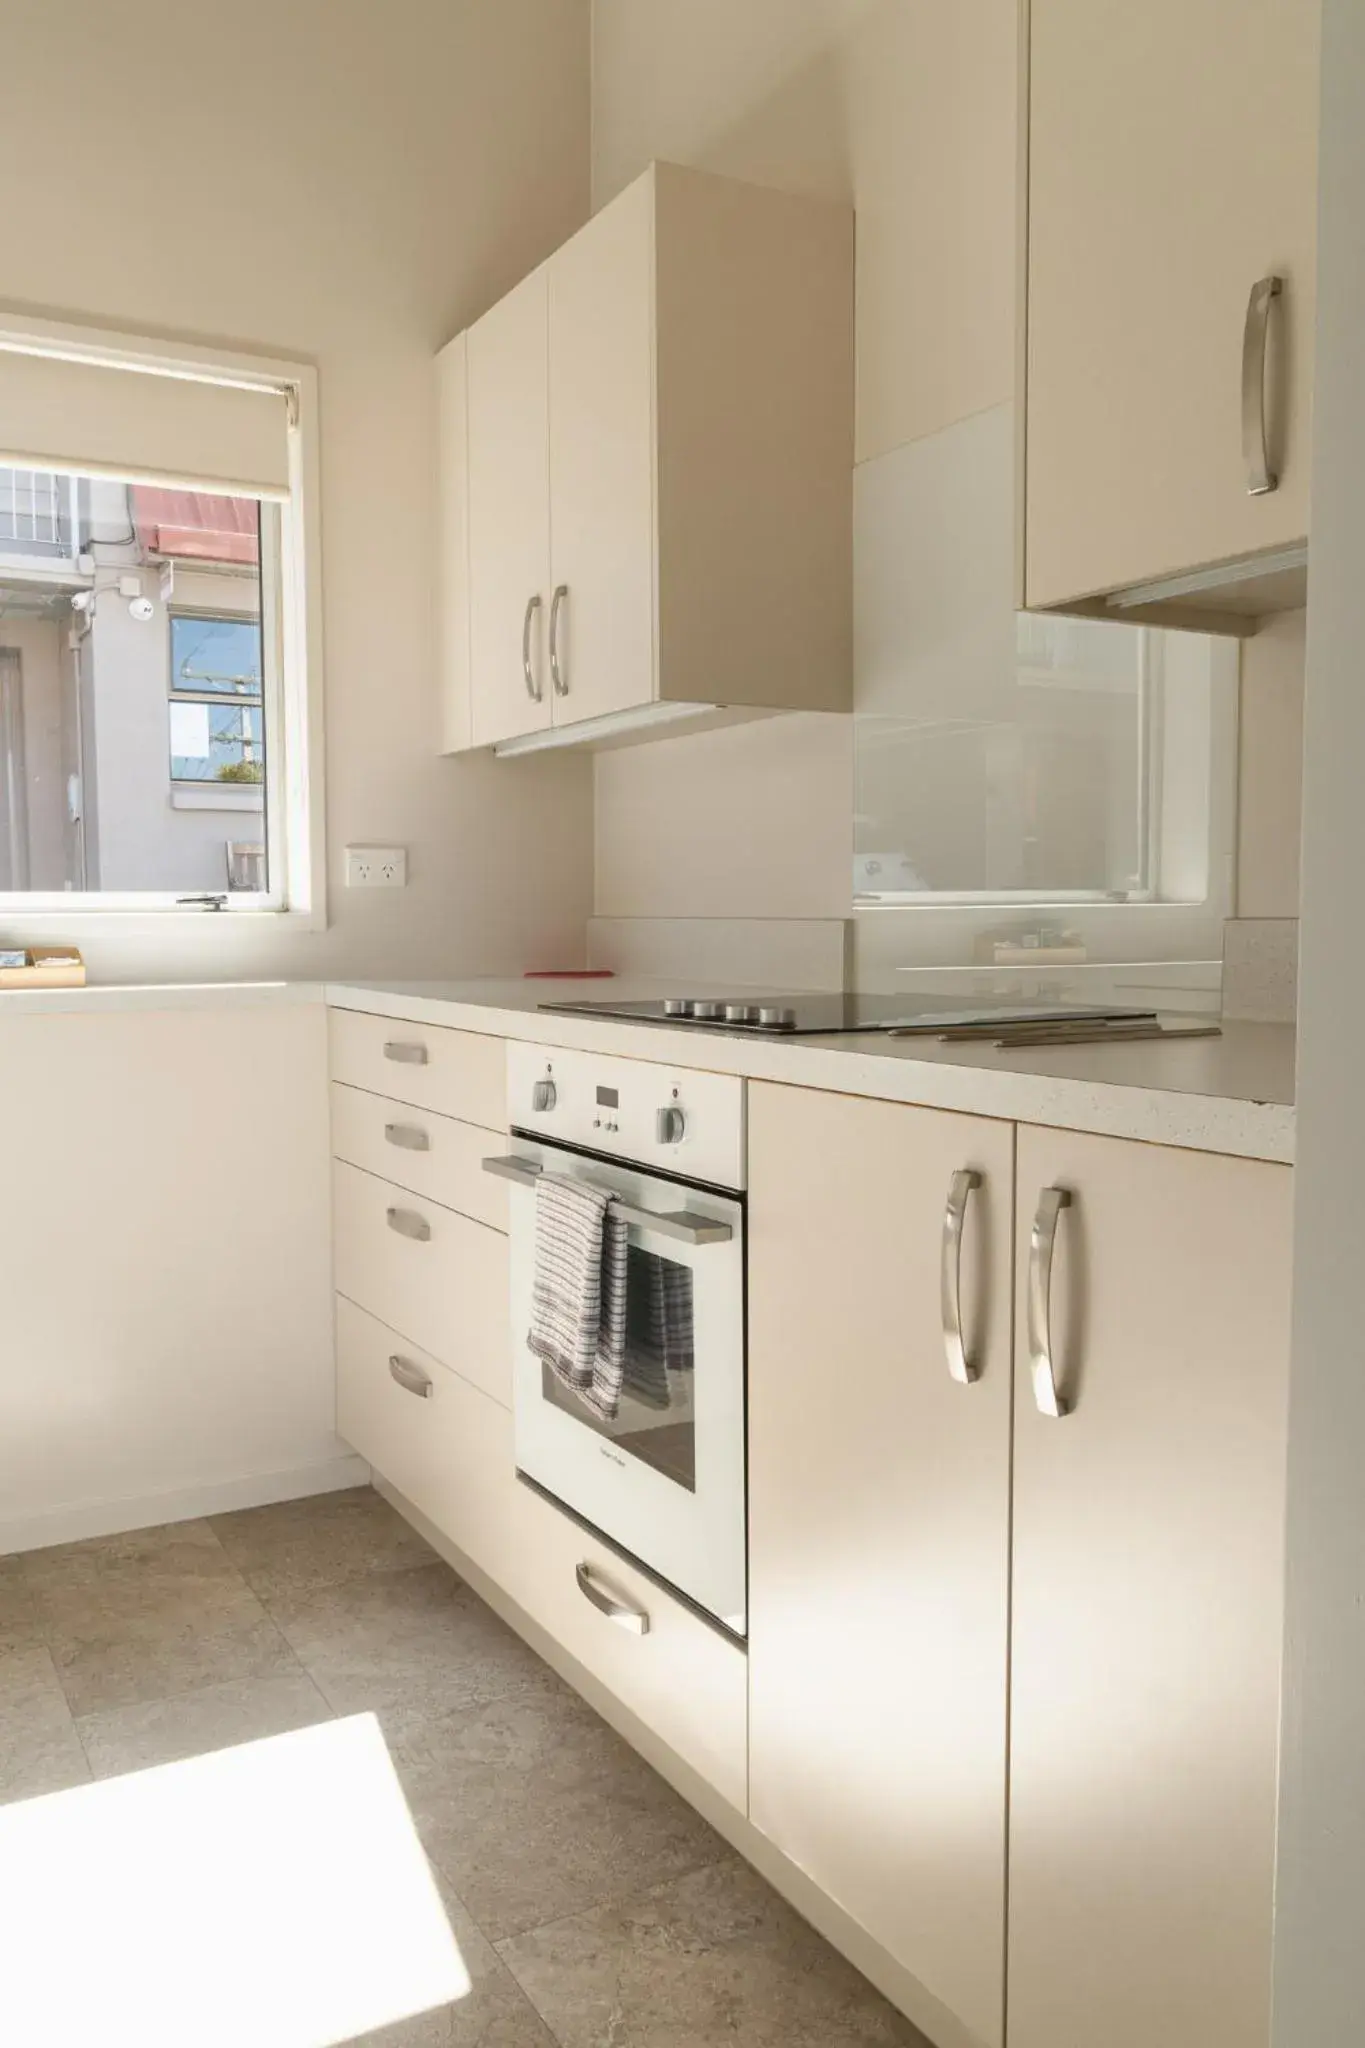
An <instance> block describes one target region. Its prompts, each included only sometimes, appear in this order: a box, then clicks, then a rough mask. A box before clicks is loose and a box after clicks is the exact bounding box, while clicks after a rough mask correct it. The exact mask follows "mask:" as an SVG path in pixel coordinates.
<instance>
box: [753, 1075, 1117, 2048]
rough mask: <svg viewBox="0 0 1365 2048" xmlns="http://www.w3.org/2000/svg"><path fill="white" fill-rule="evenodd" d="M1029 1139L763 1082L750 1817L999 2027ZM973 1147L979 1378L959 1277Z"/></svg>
mask: <svg viewBox="0 0 1365 2048" xmlns="http://www.w3.org/2000/svg"><path fill="white" fill-rule="evenodd" d="M1013 1142H1014V1141H1013V1128H1012V1126H1010V1125H1008V1124H1003V1123H996V1122H991V1121H988V1120H986V1119H983V1118H976V1117H967V1116H957V1115H951V1114H947V1113H944V1112H940V1111H935V1110H924V1109H913V1108H905V1107H901V1106H899V1105H892V1104H884V1103H876V1102H868V1101H861V1100H858V1099H857V1098H852V1097H845V1096H834V1095H824V1094H819V1093H816V1092H814V1091H807V1090H803V1089H794V1088H782V1087H771V1086H766V1085H765V1086H752V1085H751V1087H750V1091H749V1189H750V1204H749V1446H750V1448H749V1461H750V1463H749V1485H750V1664H751V1673H750V1717H751V1719H750V1816H751V1818H752V1820H753V1821H754V1823H755V1824H756V1825H757V1826H758V1827H759V1828H761V1829H762V1830H763V1832H764V1833H765V1834H766V1835H768V1836H769V1837H770V1838H771V1839H772V1840H773V1841H774V1842H775V1843H776V1844H777V1846H778V1847H779V1848H780V1849H782V1850H783V1851H784V1853H785V1854H786V1855H787V1856H789V1857H790V1858H791V1859H792V1861H793V1862H794V1863H796V1864H797V1865H799V1867H800V1868H801V1869H802V1870H804V1871H805V1872H806V1873H807V1875H808V1876H810V1877H812V1878H813V1879H814V1880H815V1882H816V1883H817V1884H818V1885H819V1886H820V1887H821V1889H822V1890H824V1891H825V1892H827V1893H828V1894H829V1895H830V1897H832V1898H833V1899H834V1900H835V1901H836V1902H837V1903H838V1904H839V1905H840V1906H842V1907H843V1908H844V1910H845V1911H846V1912H848V1913H850V1914H851V1915H852V1916H853V1917H854V1919H856V1920H857V1921H858V1922H859V1923H860V1924H861V1925H862V1926H863V1927H864V1928H866V1930H867V1931H868V1933H869V1934H871V1935H872V1936H873V1937H874V1938H875V1939H876V1940H877V1941H878V1942H880V1943H881V1944H882V1946H883V1947H884V1948H885V1949H887V1950H888V1951H889V1952H890V1953H891V1954H892V1955H893V1956H894V1957H895V1958H896V1960H897V1961H898V1962H899V1963H901V1964H903V1965H904V1966H905V1967H906V1968H907V1969H908V1970H909V1971H910V1972H911V1973H912V1974H913V1975H914V1976H915V1977H916V1978H917V1979H918V1980H919V1982H920V1983H921V1984H922V1985H923V1987H924V1989H925V1991H926V1993H927V1994H928V1996H929V1998H930V2000H932V2001H934V2002H936V2004H937V2005H938V2007H940V2008H946V2009H947V2010H948V2011H949V2012H950V2013H951V2014H953V2015H954V2016H955V2018H956V2020H957V2022H958V2023H959V2024H960V2026H961V2027H963V2028H965V2030H966V2035H967V2036H969V2037H970V2039H971V2040H972V2041H973V2042H980V2043H997V2044H998V2043H999V2042H1000V2040H1001V2029H1002V2021H1003V1990H1004V1987H1003V1965H1004V1916H1005V1781H1006V1770H1005V1743H1006V1651H1007V1641H1008V1571H1009V1458H1010V1380H1011V1359H1010V1273H1011V1228H1012V1199H1013ZM964 1172H967V1173H974V1174H975V1175H977V1176H978V1177H979V1185H978V1186H976V1187H975V1188H974V1189H973V1190H972V1191H970V1192H968V1193H966V1194H965V1202H966V1207H965V1211H964V1226H963V1258H962V1268H961V1303H962V1313H963V1329H964V1333H965V1343H966V1352H967V1357H968V1360H969V1364H970V1369H971V1370H972V1371H973V1372H974V1373H975V1375H976V1377H975V1378H974V1379H973V1380H972V1381H971V1383H970V1384H964V1383H963V1382H962V1381H961V1380H960V1379H958V1378H955V1377H953V1375H952V1372H951V1371H950V1366H949V1360H948V1354H947V1350H946V1348H945V1337H944V1329H943V1322H942V1316H941V1302H940V1285H941V1280H942V1274H943V1244H944V1215H945V1204H946V1202H947V1199H948V1196H949V1192H950V1188H951V1187H952V1185H953V1183H954V1178H955V1176H957V1175H958V1174H960V1173H964ZM960 1187H961V1184H960V1183H959V1188H960ZM949 1271H950V1275H955V1274H956V1272H957V1264H956V1259H955V1257H954V1258H953V1259H950V1261H949ZM924 2023H925V2024H928V2023H929V2020H928V2018H927V2017H926V2018H925V2022H924ZM1058 2038H1059V2039H1060V2038H1062V2037H1060V2036H1059V2037H1058ZM1097 2039H1098V2037H1097ZM1052 2048H1056V2044H1055V2043H1054V2044H1052ZM1086 2048H1091V2044H1090V2043H1089V2042H1088V2041H1087V2043H1086Z"/></svg>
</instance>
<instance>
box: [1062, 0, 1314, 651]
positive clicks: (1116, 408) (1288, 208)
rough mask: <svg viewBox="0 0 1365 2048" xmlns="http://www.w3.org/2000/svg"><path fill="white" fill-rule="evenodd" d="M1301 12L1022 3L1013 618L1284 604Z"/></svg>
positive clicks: (1295, 8)
mask: <svg viewBox="0 0 1365 2048" xmlns="http://www.w3.org/2000/svg"><path fill="white" fill-rule="evenodd" d="M1319 4H1320V0H1145V4H1143V5H1142V6H1134V5H1133V4H1132V0H1032V4H1031V9H1030V29H1029V78H1028V103H1029V130H1028V132H1029V153H1028V243H1027V248H1028V260H1027V318H1026V331H1027V372H1026V374H1027V439H1026V455H1025V486H1024V488H1025V515H1024V595H1025V601H1026V603H1027V604H1028V605H1029V606H1030V607H1033V608H1045V607H1048V606H1056V607H1060V608H1068V607H1071V608H1077V607H1078V606H1080V605H1083V604H1085V603H1086V601H1088V600H1098V602H1099V604H1100V606H1101V607H1102V608H1104V609H1111V608H1116V607H1117V608H1121V609H1123V610H1124V611H1125V613H1126V615H1127V616H1128V617H1130V618H1142V617H1156V618H1162V617H1164V618H1165V619H1166V620H1167V621H1168V622H1170V623H1179V622H1181V619H1182V617H1183V618H1185V619H1186V620H1187V619H1188V614H1189V613H1190V612H1192V611H1198V612H1199V613H1200V614H1201V623H1203V624H1204V625H1205V626H1206V627H1207V626H1210V625H1214V626H1221V627H1222V628H1223V629H1224V630H1234V631H1235V630H1238V615H1245V616H1243V617H1242V620H1241V629H1242V630H1247V629H1248V628H1249V627H1250V626H1251V624H1252V622H1253V620H1254V618H1255V616H1257V615H1260V614H1263V613H1265V612H1268V611H1274V610H1281V609H1285V608H1287V607H1288V606H1289V605H1291V604H1295V603H1298V604H1301V603H1302V602H1303V593H1304V582H1305V573H1306V543H1307V535H1308V479H1309V454H1310V451H1309V411H1310V398H1311V390H1312V369H1313V316H1314V220H1315V208H1316V183H1317V105H1318V17H1319ZM1204 614H1211V616H1203V615H1204Z"/></svg>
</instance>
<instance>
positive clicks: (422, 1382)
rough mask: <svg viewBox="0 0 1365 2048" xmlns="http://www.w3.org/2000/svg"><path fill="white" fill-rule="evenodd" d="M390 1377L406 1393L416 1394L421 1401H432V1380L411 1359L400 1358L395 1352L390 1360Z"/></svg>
mask: <svg viewBox="0 0 1365 2048" xmlns="http://www.w3.org/2000/svg"><path fill="white" fill-rule="evenodd" d="M389 1377H390V1379H393V1380H396V1381H397V1382H398V1384H399V1386H400V1387H402V1388H403V1390H404V1392H405V1393H408V1394H416V1396H417V1398H418V1400H419V1401H429V1400H430V1399H431V1381H430V1379H429V1378H428V1377H427V1375H426V1373H424V1372H423V1371H422V1368H421V1367H420V1366H419V1365H414V1364H413V1363H412V1360H411V1359H410V1358H400V1357H399V1356H398V1354H397V1352H395V1353H394V1355H393V1356H392V1357H391V1358H390V1360H389Z"/></svg>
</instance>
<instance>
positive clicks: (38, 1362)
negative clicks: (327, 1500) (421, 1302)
mask: <svg viewBox="0 0 1365 2048" xmlns="http://www.w3.org/2000/svg"><path fill="white" fill-rule="evenodd" d="M326 1057H327V1055H326V1015H325V1012H324V1010H323V1008H322V1006H321V1004H320V1003H317V1002H313V1003H291V1004H284V1005H280V1004H269V1005H261V1006H257V1007H251V1008H246V1007H240V1006H239V1007H232V1008H229V1007H220V1008H210V1009H200V1010H180V1011H170V1010H162V1011H139V1012H137V1013H133V1014H114V1015H111V1014H109V1013H108V1012H103V1013H100V1012H95V1013H91V1014H88V1015H81V1016H76V1015H45V1016H37V1017H24V1018H16V1017H14V1016H13V1015H12V1014H6V1015H5V1016H3V1017H0V1129H2V1130H3V1134H4V1139H3V1142H4V1155H5V1171H4V1173H3V1175H0V1304H2V1305H3V1306H2V1307H0V1554H3V1553H4V1552H6V1551H8V1550H14V1549H21V1548H25V1547H28V1546H30V1545H33V1544H37V1543H43V1542H59V1541H64V1540H66V1539H68V1538H74V1537H77V1536H83V1535H88V1534H94V1533H96V1532H98V1531H102V1530H107V1529H115V1528H137V1527H145V1526H147V1525H148V1524H151V1523H155V1522H159V1521H162V1520H167V1519H171V1518H172V1517H174V1516H175V1515H178V1514H181V1513H192V1512H203V1511H207V1510H208V1509H210V1508H212V1507H229V1506H237V1505H245V1504H246V1503H247V1502H248V1501H251V1500H253V1499H255V1500H264V1499H273V1498H276V1497H279V1496H287V1495H291V1494H295V1493H303V1492H306V1491H308V1490H310V1489H311V1488H313V1487H316V1486H321V1485H326V1484H329V1483H336V1482H337V1481H338V1480H346V1479H351V1480H354V1479H355V1478H357V1477H360V1476H363V1472H362V1468H360V1467H358V1466H357V1465H356V1464H355V1462H354V1461H353V1460H350V1459H349V1456H348V1454H347V1453H346V1451H345V1448H344V1446H342V1445H341V1444H340V1443H339V1442H338V1441H337V1439H336V1437H335V1435H334V1434H333V1416H334V1405H335V1403H334V1387H333V1373H332V1333H331V1314H332V1295H331V1287H332V1273H331V1245H330V1236H329V1229H328V1173H329V1162H328V1154H329V1152H330V1149H331V1148H330V1145H329V1143H328V1120H327V1109H328V1106H327V1076H326Z"/></svg>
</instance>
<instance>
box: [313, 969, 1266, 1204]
mask: <svg viewBox="0 0 1365 2048" xmlns="http://www.w3.org/2000/svg"><path fill="white" fill-rule="evenodd" d="M690 992H691V993H692V994H697V993H703V994H704V993H714V994H722V993H727V992H728V993H731V994H734V993H736V991H735V990H733V989H730V990H728V991H723V990H720V989H716V990H713V991H706V990H698V989H695V988H694V989H692V990H691V991H690ZM675 993H678V991H677V990H675V989H673V988H672V987H671V986H664V985H663V984H660V983H654V982H640V981H634V980H630V979H628V978H626V977H618V978H617V979H615V980H613V981H584V982H579V983H574V982H568V981H554V982H545V981H529V982H528V981H492V980H489V981H448V982H382V983H381V982H340V983H333V984H329V985H328V987H327V989H326V991H325V996H326V1000H327V1002H328V1003H329V1004H331V1005H332V1006H333V1007H335V1008H338V1009H345V1010H366V1011H369V1012H371V1013H372V1014H374V1015H377V1016H383V1017H404V1018H407V1019H409V1020H411V1021H412V1022H414V1023H425V1024H445V1025H449V1026H452V1027H454V1028H455V1029H457V1030H461V1031H481V1032H486V1033H488V1034H490V1035H492V1036H493V1037H498V1038H519V1039H524V1040H528V1041H530V1042H531V1043H533V1044H538V1045H554V1046H571V1047H578V1048H580V1049H581V1050H583V1051H585V1052H603V1053H616V1054H619V1055H621V1056H623V1057H625V1058H634V1059H655V1060H659V1061H662V1062H664V1063H666V1064H668V1065H672V1066H684V1067H698V1068H703V1069H706V1070H709V1071H711V1072H714V1073H725V1074H741V1075H744V1076H745V1077H746V1078H747V1079H749V1080H758V1081H786V1082H790V1083H793V1084H794V1085H797V1086H805V1087H808V1088H827V1089H830V1090H832V1091H834V1092H836V1093H840V1094H847V1095H866V1096H872V1097H875V1098H877V1099H880V1100H884V1101H887V1102H913V1103H922V1104H924V1105H926V1106H927V1107H929V1108H935V1109H954V1110H962V1111H966V1112H967V1113H968V1114H971V1115H976V1116H996V1117H1005V1118H1008V1119H1010V1120H1012V1121H1015V1122H1019V1123H1032V1124H1049V1125H1053V1126H1056V1127H1059V1128H1061V1129H1065V1130H1078V1131H1094V1132H1098V1133H1099V1134H1100V1135H1102V1136H1108V1137H1116V1138H1136V1139H1140V1140H1144V1141H1146V1142H1147V1143H1150V1144H1157V1145H1180V1146H1185V1147H1188V1148H1189V1149H1191V1150H1194V1151H1199V1152H1221V1153H1227V1154H1232V1155H1235V1156H1239V1157H1244V1158H1249V1159H1270V1160H1278V1161H1283V1162H1286V1163H1287V1162H1290V1161H1292V1159H1293V1157H1294V1107H1293V1103H1294V1031H1293V1028H1292V1026H1290V1025H1287V1024H1241V1023H1228V1024H1225V1025H1224V1027H1223V1035H1222V1037H1221V1038H1192V1039H1185V1040H1177V1041H1175V1042H1173V1043H1172V1044H1169V1045H1156V1044H1150V1043H1137V1044H1129V1045H1091V1046H1071V1047H1066V1046H1056V1047H1053V1048H1052V1049H1051V1050H1047V1049H1038V1048H1034V1049H1032V1050H1030V1051H1019V1052H997V1051H996V1050H995V1049H994V1048H993V1047H991V1046H989V1045H940V1044H938V1043H937V1041H935V1040H925V1039H922V1038H912V1039H893V1038H886V1037H883V1036H880V1035H877V1034H869V1033H853V1032H850V1033H844V1034H840V1035H838V1036H831V1037H828V1038H804V1037H803V1038H784V1039H776V1040H774V1039H763V1038H745V1037H739V1036H735V1035H728V1036H727V1035H726V1034H724V1033H720V1032H710V1031H703V1030H700V1029H698V1028H697V1027H696V1026H694V1025H688V1026H670V1025H661V1024H643V1023H636V1022H632V1021H630V1020H627V1019H622V1018H595V1017H569V1016H562V1015H559V1014H556V1013H551V1012H546V1011H543V1010H541V1009H540V1008H539V1007H538V1006H539V1005H540V1004H541V1003H544V1002H555V1001H566V1002H569V1001H575V1000H580V999H581V1000H582V1001H584V1002H605V1001H610V1000H612V999H613V998H616V999H619V1000H622V1001H629V1000H631V999H633V998H643V997H651V996H653V997H658V996H662V995H669V994H675ZM1164 1021H1166V1022H1167V1023H1173V1022H1176V1021H1178V1020H1177V1018H1176V1017H1175V1016H1174V1015H1173V1014H1172V1015H1169V1016H1167V1017H1166V1018H1165V1019H1164ZM1192 1021H1198V1020H1192Z"/></svg>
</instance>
